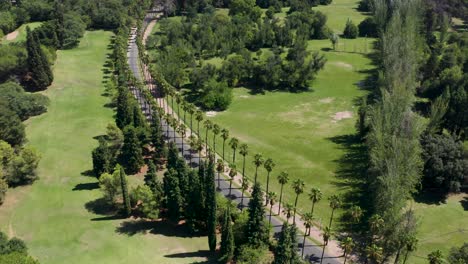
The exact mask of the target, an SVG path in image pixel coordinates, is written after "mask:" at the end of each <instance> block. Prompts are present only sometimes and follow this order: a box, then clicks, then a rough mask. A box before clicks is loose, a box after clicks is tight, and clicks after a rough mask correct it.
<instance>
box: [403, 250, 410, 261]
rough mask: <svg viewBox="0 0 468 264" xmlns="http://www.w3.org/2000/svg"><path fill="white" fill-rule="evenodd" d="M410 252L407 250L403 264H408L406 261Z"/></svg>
mask: <svg viewBox="0 0 468 264" xmlns="http://www.w3.org/2000/svg"><path fill="white" fill-rule="evenodd" d="M408 255H409V251H408V250H407V251H406V253H405V258H404V259H403V264H406V260H407V259H408Z"/></svg>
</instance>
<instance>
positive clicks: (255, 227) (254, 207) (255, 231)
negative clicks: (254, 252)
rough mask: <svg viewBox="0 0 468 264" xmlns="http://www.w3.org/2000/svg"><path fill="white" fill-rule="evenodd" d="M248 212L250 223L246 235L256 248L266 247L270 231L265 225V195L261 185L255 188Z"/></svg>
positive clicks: (255, 185)
mask: <svg viewBox="0 0 468 264" xmlns="http://www.w3.org/2000/svg"><path fill="white" fill-rule="evenodd" d="M248 212H249V221H248V222H247V226H246V232H245V234H246V237H247V239H248V241H249V244H250V245H252V246H254V247H260V246H262V245H265V244H266V243H267V242H268V229H267V226H266V224H265V209H264V208H263V193H262V190H261V188H260V183H256V184H254V186H253V191H252V198H251V199H250V201H249V208H248Z"/></svg>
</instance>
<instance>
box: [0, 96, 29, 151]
mask: <svg viewBox="0 0 468 264" xmlns="http://www.w3.org/2000/svg"><path fill="white" fill-rule="evenodd" d="M25 137H26V136H25V132H24V125H23V123H22V122H21V119H20V118H19V117H18V115H17V114H16V113H15V112H13V111H11V110H10V109H9V107H7V106H6V105H5V104H2V102H1V101H0V140H3V141H6V142H7V143H8V144H10V145H12V146H20V145H22V144H23V143H24V141H25V140H26V138H25Z"/></svg>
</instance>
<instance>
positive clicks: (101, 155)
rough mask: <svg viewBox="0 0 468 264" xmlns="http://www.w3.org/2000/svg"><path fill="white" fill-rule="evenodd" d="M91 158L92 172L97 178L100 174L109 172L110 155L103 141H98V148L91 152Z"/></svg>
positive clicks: (105, 142) (101, 139)
mask: <svg viewBox="0 0 468 264" xmlns="http://www.w3.org/2000/svg"><path fill="white" fill-rule="evenodd" d="M92 156H93V172H94V175H95V176H96V177H97V178H99V177H100V176H101V174H103V173H105V172H109V170H110V159H111V154H110V151H109V146H107V141H106V140H105V139H103V138H100V139H99V146H98V147H97V148H95V149H94V150H93V153H92Z"/></svg>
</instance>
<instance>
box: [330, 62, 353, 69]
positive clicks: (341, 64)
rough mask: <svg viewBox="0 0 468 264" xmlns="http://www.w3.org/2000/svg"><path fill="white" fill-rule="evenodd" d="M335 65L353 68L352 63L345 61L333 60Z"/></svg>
mask: <svg viewBox="0 0 468 264" xmlns="http://www.w3.org/2000/svg"><path fill="white" fill-rule="evenodd" d="M334 64H335V65H336V66H338V67H341V68H345V69H350V70H351V69H352V68H353V65H351V64H348V63H345V62H342V61H339V62H335V63H334Z"/></svg>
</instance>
